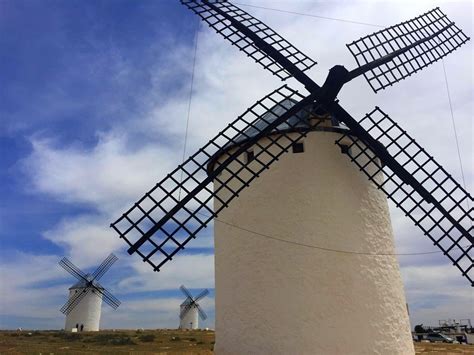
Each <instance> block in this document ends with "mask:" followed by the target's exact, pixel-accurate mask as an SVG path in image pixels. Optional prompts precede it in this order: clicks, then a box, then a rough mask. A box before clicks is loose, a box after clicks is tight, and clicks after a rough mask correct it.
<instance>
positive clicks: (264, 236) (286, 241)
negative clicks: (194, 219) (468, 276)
mask: <svg viewBox="0 0 474 355" xmlns="http://www.w3.org/2000/svg"><path fill="white" fill-rule="evenodd" d="M215 220H216V221H217V222H219V223H222V224H226V225H228V226H230V227H233V228H237V229H240V230H243V231H245V232H248V233H252V234H254V235H258V236H260V237H263V238H267V239H272V240H276V241H279V242H284V243H288V244H293V245H298V246H302V247H306V248H311V249H318V250H324V251H329V252H333V253H341V254H356V255H367V256H410V255H411V256H414V255H427V254H438V253H442V252H443V251H441V250H437V251H429V252H420V253H365V252H357V251H350V250H341V249H332V248H324V247H319V246H316V245H311V244H305V243H299V242H295V241H291V240H287V239H283V238H278V237H274V236H271V235H267V234H263V233H260V232H256V231H253V230H250V229H247V228H243V227H240V226H237V225H235V224H232V223H229V222H225V221H222V220H220V219H218V218H215Z"/></svg>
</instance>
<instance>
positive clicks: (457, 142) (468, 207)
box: [441, 59, 472, 226]
mask: <svg viewBox="0 0 474 355" xmlns="http://www.w3.org/2000/svg"><path fill="white" fill-rule="evenodd" d="M441 63H443V73H444V82H445V84H446V93H447V94H448V101H449V110H450V111H451V122H452V123H453V130H454V139H455V141H456V148H457V151H458V159H459V166H460V168H461V178H462V183H463V185H464V190H466V191H467V185H466V179H465V177H464V168H463V166H462V159H461V150H460V149H459V139H458V131H457V129H456V123H455V121H454V111H453V104H452V102H451V93H450V91H449V84H448V76H447V74H446V67H445V65H444V59H441ZM466 204H467V210H468V211H469V210H470V209H471V206H470V203H469V199H466ZM471 226H472V220H471Z"/></svg>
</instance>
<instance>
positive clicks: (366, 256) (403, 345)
mask: <svg viewBox="0 0 474 355" xmlns="http://www.w3.org/2000/svg"><path fill="white" fill-rule="evenodd" d="M181 3H182V4H184V5H185V6H186V7H188V8H189V9H191V10H192V11H193V12H194V13H196V14H197V15H198V16H200V17H201V18H202V20H203V21H205V22H206V23H207V24H208V25H209V26H210V27H211V28H213V29H214V30H215V31H216V32H217V33H218V34H220V35H222V36H223V37H224V38H225V39H226V40H228V41H230V42H231V43H232V45H234V46H236V47H237V48H238V49H240V50H241V51H243V52H244V53H245V54H247V55H248V56H249V57H251V58H252V59H254V60H255V61H256V62H257V63H258V64H260V65H261V66H263V67H264V68H265V69H266V70H269V71H270V72H271V73H272V74H274V75H276V76H278V77H279V78H281V79H282V80H285V79H288V78H293V79H295V80H297V81H298V82H300V83H301V84H303V86H304V87H305V89H306V90H307V91H308V93H306V94H300V93H298V92H297V91H295V90H293V89H291V88H289V87H288V86H286V85H285V86H282V87H281V88H279V89H277V90H275V91H274V92H272V93H270V94H269V95H267V96H265V97H264V98H263V99H261V100H259V101H258V102H257V103H256V104H254V105H253V106H252V107H251V108H249V109H248V110H247V111H246V112H245V113H244V114H243V115H242V116H240V117H239V118H237V119H236V120H235V121H233V122H232V123H230V124H229V125H228V126H227V127H225V128H224V129H223V130H222V131H221V132H220V133H219V134H218V135H217V136H216V137H214V138H213V139H211V140H210V141H209V142H208V143H207V144H206V145H204V146H203V147H202V148H201V149H199V150H198V151H197V152H196V153H194V154H193V155H191V156H190V157H189V159H188V160H186V161H185V162H184V163H183V164H182V165H179V166H178V167H177V168H176V169H175V170H174V171H172V172H171V173H170V174H168V175H167V176H166V177H165V178H164V179H163V180H162V181H160V182H159V183H157V184H156V185H155V186H154V187H153V188H152V189H151V190H150V191H149V192H148V193H146V194H145V195H144V196H143V197H142V198H141V199H140V200H139V201H138V202H137V203H136V204H135V205H133V206H132V207H131V208H130V209H129V210H128V211H127V212H126V213H124V214H123V215H122V216H121V217H120V218H119V219H118V220H116V221H115V222H114V223H112V227H113V228H114V229H115V231H116V232H117V233H118V234H119V236H120V238H123V239H124V240H125V242H126V243H127V244H128V245H129V249H128V252H129V254H133V253H137V254H138V255H139V256H140V257H141V258H142V259H143V261H146V262H147V263H149V264H150V265H151V266H152V268H153V269H154V270H155V271H159V270H160V268H161V267H163V265H164V264H165V263H167V262H168V261H170V260H172V259H173V257H174V256H175V255H176V254H177V253H178V252H179V251H180V250H182V249H184V248H185V247H186V245H187V244H188V242H190V241H191V240H193V239H194V238H196V236H197V235H198V233H199V232H200V231H201V230H202V229H204V228H205V227H206V226H207V225H208V224H209V223H210V222H211V221H213V219H214V218H215V217H217V216H219V219H218V220H217V221H216V223H215V225H214V234H215V275H216V345H215V351H216V353H236V354H238V353H255V352H258V353H266V354H291V353H298V354H316V353H317V354H331V353H340V354H367V353H383V354H413V353H414V348H413V342H412V338H411V334H410V323H409V319H408V315H407V312H406V306H405V305H406V300H405V296H404V291H403V284H402V280H401V277H400V271H399V265H398V261H397V258H396V256H395V255H394V253H395V247H394V241H393V235H392V228H391V222H390V215H389V211H388V204H387V198H388V199H390V200H392V201H393V202H394V203H395V205H396V206H397V207H398V208H400V209H401V210H402V211H403V212H404V214H405V215H406V216H407V217H408V218H409V219H411V220H412V221H413V222H414V223H415V225H416V226H417V227H418V228H420V229H421V232H422V234H424V235H426V236H427V237H428V238H429V239H430V240H431V241H432V242H433V244H434V245H435V246H436V247H437V248H439V250H440V252H442V253H443V254H444V255H446V256H447V257H448V258H449V260H450V261H451V262H452V264H453V265H454V266H455V267H456V268H457V269H459V271H460V272H461V275H462V276H463V277H464V278H466V279H467V280H468V281H469V283H470V284H471V285H473V278H474V267H473V260H474V256H473V250H474V249H473V245H474V237H473V235H472V231H473V228H472V220H473V217H472V209H471V208H470V207H469V203H470V204H471V205H472V204H473V202H474V201H473V198H472V196H471V195H470V194H469V193H468V192H467V191H466V190H465V189H464V188H463V187H462V186H461V185H460V184H459V183H457V182H456V181H455V180H454V179H453V178H452V177H451V175H450V174H449V173H448V172H446V170H444V169H443V168H442V167H441V165H439V164H438V163H437V162H436V161H435V160H434V158H433V157H431V156H430V155H429V154H428V153H427V152H426V151H425V150H424V149H423V148H422V147H421V146H420V145H419V144H418V143H417V142H416V141H415V140H414V139H413V138H411V137H410V136H409V135H408V134H407V133H406V132H405V130H403V129H402V128H400V126H399V125H398V124H397V123H396V122H395V121H393V120H392V119H391V118H390V117H389V116H388V115H387V114H385V113H384V112H383V111H382V110H381V109H379V108H376V109H374V110H373V111H371V112H370V113H369V114H367V115H366V116H365V117H363V118H362V119H360V120H356V119H354V118H353V117H352V116H351V115H350V114H349V113H348V112H346V111H345V110H344V109H343V108H342V106H341V105H340V103H339V100H337V99H336V96H337V95H338V93H339V91H340V90H341V88H342V87H343V86H344V84H346V83H348V82H349V81H351V80H352V79H354V78H356V77H358V76H360V75H364V77H365V78H366V79H367V80H368V82H369V84H370V86H371V87H372V89H373V90H374V91H375V92H377V91H379V90H381V89H385V88H387V87H389V86H391V85H393V84H395V83H397V82H399V81H401V80H402V79H405V78H407V77H409V76H411V75H412V74H414V73H416V72H417V71H420V70H421V69H423V68H425V67H427V66H428V65H430V64H432V63H434V62H436V61H438V60H440V59H441V58H443V57H445V56H446V55H448V54H449V53H451V52H453V51H454V50H455V49H457V48H458V47H460V46H461V45H463V44H464V43H466V42H467V41H468V40H469V38H468V37H467V36H466V35H465V34H464V33H463V32H462V31H461V30H460V29H459V28H458V27H457V26H456V25H455V24H454V22H452V21H450V20H449V19H448V18H447V16H446V15H445V14H444V13H442V12H441V10H440V9H439V8H436V9H434V10H432V11H429V12H427V13H425V14H423V15H421V16H418V17H416V18H414V19H412V20H409V21H406V22H403V23H400V24H398V25H395V26H391V27H388V28H386V29H384V30H381V31H378V32H376V33H374V34H372V35H368V36H366V37H363V38H361V39H359V40H357V41H355V42H353V43H351V44H349V45H348V48H349V50H350V51H351V53H352V54H353V55H354V57H355V59H356V61H357V64H358V67H357V68H356V69H354V70H351V71H349V70H347V69H346V68H344V67H343V66H342V65H336V66H334V67H333V68H332V69H330V71H329V75H328V77H327V78H326V81H325V82H324V84H323V85H322V86H320V85H318V84H317V83H315V82H314V81H313V80H312V79H311V78H310V77H309V76H307V74H306V73H305V71H306V70H307V69H309V68H311V67H313V66H314V65H315V64H316V62H315V61H313V60H312V59H311V58H309V57H308V56H306V55H305V54H303V53H302V52H300V51H299V50H298V49H296V48H295V47H294V46H293V45H291V44H290V43H289V42H288V41H286V40H285V39H284V38H282V37H281V36H280V35H278V34H277V33H276V32H275V31H273V30H272V29H271V28H269V27H268V26H266V25H265V24H264V23H262V22H261V21H259V20H258V19H256V18H254V17H253V16H251V15H250V14H248V13H246V12H245V11H243V10H242V9H240V8H238V7H237V6H234V5H233V4H231V3H230V2H228V1H217V0H181ZM307 30H308V31H309V32H311V33H312V35H314V36H317V35H318V32H317V29H316V28H308V29H307ZM324 50H326V51H327V50H328V49H327V48H325V49H324ZM466 80H468V79H466ZM400 104H403V105H406V106H407V109H406V112H407V115H412V113H411V111H410V108H409V106H408V104H407V103H406V102H404V103H400ZM413 119H416V117H413ZM341 153H342V154H341ZM347 158H349V159H347ZM277 161H278V162H277ZM352 164H355V165H356V167H357V168H356V169H354V166H353V165H352ZM359 171H362V172H363V174H361V173H360V172H359ZM364 174H365V175H366V176H367V177H368V179H366V178H364ZM181 193H183V194H181ZM384 194H385V195H384ZM237 197H238V198H237ZM278 240H279V241H278ZM281 241H284V243H282V242H281ZM318 249H319V250H318ZM321 249H322V250H321Z"/></svg>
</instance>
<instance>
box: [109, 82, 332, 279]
mask: <svg viewBox="0 0 474 355" xmlns="http://www.w3.org/2000/svg"><path fill="white" fill-rule="evenodd" d="M284 100H292V101H293V102H297V103H296V104H294V106H292V107H289V108H288V107H285V106H283V105H282V104H281V102H284ZM313 102H314V95H309V96H307V97H303V96H302V95H300V94H298V92H297V91H295V90H292V89H290V88H289V87H287V86H286V85H284V86H282V87H281V88H279V89H277V90H275V91H274V92H272V93H270V94H269V95H267V96H265V97H264V98H263V99H262V100H260V101H258V102H257V103H256V104H254V105H253V106H252V107H251V108H249V109H248V110H247V111H246V112H245V113H244V114H243V115H242V116H240V117H239V118H237V119H236V120H235V121H234V122H233V123H231V124H229V125H228V126H227V127H226V128H225V129H224V130H223V131H221V132H220V133H219V134H218V135H217V136H216V137H214V138H213V139H212V140H210V141H209V142H208V143H207V144H206V145H205V146H204V147H202V148H201V149H199V150H198V151H197V152H196V153H195V154H194V155H192V156H191V157H189V158H188V159H187V160H186V161H185V162H184V163H183V164H182V165H179V166H178V167H177V168H176V169H175V170H174V171H173V172H172V173H170V174H169V175H168V176H166V177H165V178H164V179H163V180H162V181H161V182H159V183H158V184H156V185H155V187H154V188H153V189H152V190H150V191H149V192H148V193H146V194H145V195H144V196H143V197H142V198H141V199H140V200H139V201H138V202H137V203H135V205H134V206H133V207H132V208H130V209H129V210H128V211H127V212H126V213H124V214H123V215H122V216H121V217H120V218H119V219H118V220H117V221H115V222H114V223H112V225H111V226H112V228H114V229H115V230H116V232H117V233H118V234H119V236H120V237H121V238H123V239H124V240H125V241H126V242H127V244H129V245H130V248H129V250H128V252H129V254H133V253H134V252H137V254H139V255H140V256H141V257H142V259H143V261H146V262H148V263H149V264H151V265H152V266H153V268H154V270H155V271H159V269H160V267H161V266H162V265H163V264H164V263H166V262H167V261H169V260H171V259H172V258H173V256H174V255H175V254H176V253H177V252H178V251H179V250H181V249H184V247H185V245H186V244H187V243H188V242H189V241H190V240H191V239H194V238H195V236H196V234H197V233H198V232H199V231H201V230H202V229H203V228H205V227H206V225H207V224H208V223H209V222H211V221H212V220H213V218H214V217H215V216H217V215H218V213H219V212H220V211H221V210H222V209H224V208H226V207H227V206H228V205H229V203H230V202H231V201H232V200H233V199H234V198H235V197H237V196H238V195H239V193H240V192H241V191H242V190H243V189H244V188H246V187H247V186H249V184H250V183H251V182H252V181H253V180H254V179H255V178H256V177H258V176H259V175H260V174H261V173H262V172H263V171H265V170H267V169H268V168H269V166H270V165H271V164H272V163H273V162H275V161H277V160H278V159H279V158H280V156H281V155H282V154H284V153H286V152H288V151H289V150H290V149H291V146H292V145H293V144H294V143H296V142H298V141H300V140H301V139H302V138H303V137H304V136H305V135H306V133H307V131H308V130H311V129H314V128H315V127H316V126H318V125H319V124H320V123H321V122H322V121H324V120H323V119H314V120H311V122H310V123H309V125H308V127H304V128H301V127H291V125H293V126H297V125H298V123H299V122H298V120H296V121H295V122H288V121H287V119H288V118H290V117H293V116H294V115H297V114H301V112H305V113H306V114H307V115H308V116H310V115H311V116H312V115H313V111H312V109H313ZM272 108H273V109H274V110H275V111H276V110H278V114H280V115H279V116H278V115H276V114H274V113H272V114H271V115H268V113H269V110H271V109H272ZM265 114H267V116H265V117H263V115H265ZM258 122H260V125H258V124H257V123H258ZM262 122H265V125H264V127H261V123H262ZM284 122H286V127H287V128H295V130H296V131H299V132H296V135H293V134H289V133H288V131H289V130H290V129H287V130H279V132H278V133H281V135H279V136H278V135H275V136H271V135H270V134H269V133H271V132H272V131H274V130H275V128H276V127H277V126H279V125H281V124H282V123H284ZM249 129H251V133H249V132H248V130H249ZM264 136H265V137H267V138H268V139H269V142H268V144H266V145H262V144H260V143H258V141H259V140H260V138H261V137H264ZM254 145H256V146H258V148H259V149H260V151H258V152H256V153H255V156H254V158H253V160H252V162H253V165H252V166H251V167H249V166H247V161H245V160H246V157H244V156H243V155H245V154H243V153H246V152H247V150H248V148H249V147H252V146H254ZM234 146H235V149H230V148H232V147H234ZM270 148H274V149H275V151H274V152H272V151H270ZM218 153H219V154H220V155H221V156H225V157H226V158H225V160H224V162H222V163H219V164H218V165H216V166H214V165H213V164H214V163H215V162H214V161H213V160H212V158H213V157H215V156H216V155H217V154H218ZM230 162H238V164H239V169H238V170H237V171H232V170H229V169H228V168H227V166H228V164H229V163H230ZM210 165H212V169H209V166H210ZM241 171H246V172H247V173H248V176H247V177H246V178H244V179H242V178H241V177H240V176H239V175H238V174H239V173H240V172H241ZM181 174H183V176H184V178H183V179H182V180H181ZM221 174H222V176H220V175H221ZM180 180H181V182H180ZM230 180H233V181H238V183H239V188H237V189H229V188H228V187H227V186H226V183H227V182H229V181H230ZM212 181H217V182H218V183H219V184H221V185H220V187H219V188H217V189H214V190H213V189H211V188H210V187H208V185H209V184H210V183H211V182H212ZM180 189H182V191H184V192H185V193H186V196H185V197H184V198H183V199H181V200H179V190H180ZM223 189H225V191H226V197H225V198H222V197H219V196H217V194H218V193H219V192H220V191H222V190H223ZM213 197H215V198H216V199H217V200H218V202H219V204H220V207H218V208H217V209H214V208H213V206H212V205H211V202H212V198H213ZM167 205H169V206H170V207H168V206H167ZM154 235H155V237H154V239H153V238H152V237H153V236H154Z"/></svg>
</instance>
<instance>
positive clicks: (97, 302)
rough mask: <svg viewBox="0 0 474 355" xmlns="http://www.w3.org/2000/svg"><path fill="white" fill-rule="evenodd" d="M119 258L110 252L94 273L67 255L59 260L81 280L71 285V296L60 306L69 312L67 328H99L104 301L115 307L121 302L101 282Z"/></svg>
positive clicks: (78, 329)
mask: <svg viewBox="0 0 474 355" xmlns="http://www.w3.org/2000/svg"><path fill="white" fill-rule="evenodd" d="M117 260H118V258H117V257H116V256H115V255H114V254H110V255H109V256H108V257H107V258H106V259H105V260H104V261H103V262H102V263H101V264H100V265H99V267H98V268H97V269H96V270H95V271H94V272H93V273H92V274H87V273H84V272H82V271H81V270H80V269H79V268H78V267H77V266H75V265H74V264H73V263H72V262H71V261H70V260H69V259H68V258H66V257H64V258H62V259H61V260H60V261H59V265H61V266H62V267H63V269H64V270H66V271H67V272H69V273H70V274H71V275H72V276H74V277H75V278H76V279H77V280H78V281H77V282H76V283H75V284H74V285H72V286H71V287H70V288H69V299H68V301H67V302H66V303H65V304H64V306H62V307H61V312H62V313H64V314H65V315H66V325H65V328H64V329H65V330H72V329H76V331H98V330H99V323H100V313H101V307H102V301H105V303H107V304H108V305H109V306H110V307H112V308H113V309H117V307H118V306H119V305H120V301H119V300H118V299H117V298H115V297H114V296H113V295H112V294H111V293H110V292H109V291H107V290H106V289H105V288H104V287H103V286H102V285H101V284H99V282H98V281H99V280H100V279H101V277H102V276H104V274H105V273H106V272H107V271H108V270H109V269H110V267H111V266H112V265H113V263H115V262H116V261H117Z"/></svg>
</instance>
